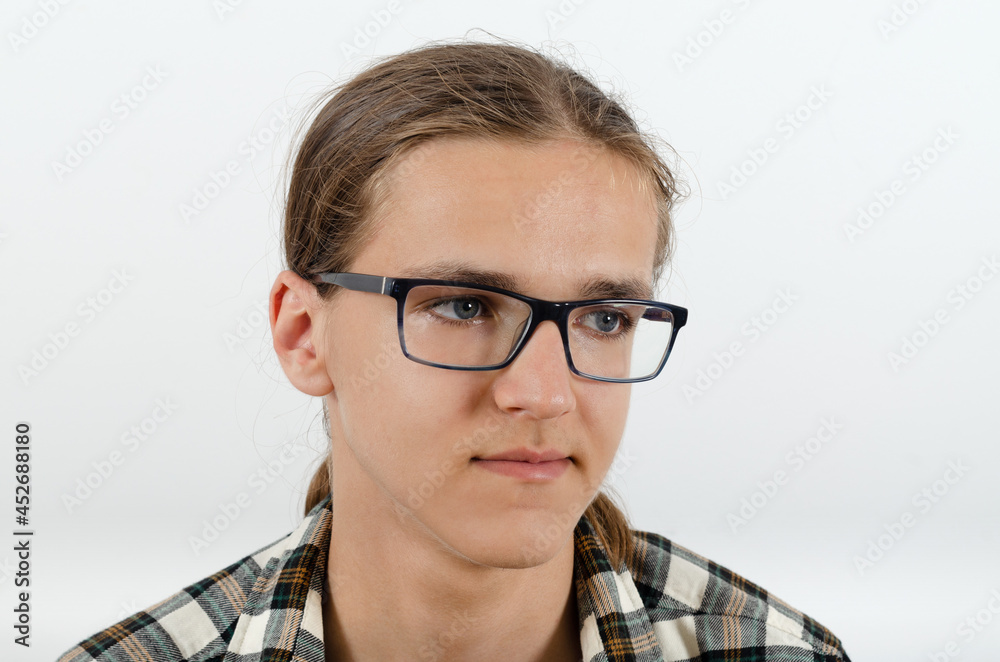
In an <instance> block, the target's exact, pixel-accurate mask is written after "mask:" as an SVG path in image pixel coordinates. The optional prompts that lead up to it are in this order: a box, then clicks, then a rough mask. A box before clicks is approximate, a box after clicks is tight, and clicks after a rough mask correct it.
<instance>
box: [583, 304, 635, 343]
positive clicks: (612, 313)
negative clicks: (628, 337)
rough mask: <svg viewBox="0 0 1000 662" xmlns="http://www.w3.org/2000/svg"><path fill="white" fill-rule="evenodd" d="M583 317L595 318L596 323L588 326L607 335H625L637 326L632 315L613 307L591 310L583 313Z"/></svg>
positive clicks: (587, 318) (586, 318)
mask: <svg viewBox="0 0 1000 662" xmlns="http://www.w3.org/2000/svg"><path fill="white" fill-rule="evenodd" d="M581 319H585V320H593V321H594V324H592V325H588V326H590V328H592V329H594V330H595V331H597V332H598V333H602V334H604V335H607V336H620V335H624V334H626V333H628V332H629V331H630V330H631V329H632V327H633V326H635V324H634V322H633V321H632V318H631V317H629V316H628V315H626V314H625V313H622V312H620V311H618V310H615V309H612V308H605V309H603V310H595V311H592V312H589V313H587V314H585V315H582V316H581ZM616 331H617V333H616Z"/></svg>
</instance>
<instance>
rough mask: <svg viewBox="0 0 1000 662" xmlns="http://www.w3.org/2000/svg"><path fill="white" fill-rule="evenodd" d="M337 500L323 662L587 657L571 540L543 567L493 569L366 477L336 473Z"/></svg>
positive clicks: (334, 503) (334, 494) (513, 660)
mask: <svg viewBox="0 0 1000 662" xmlns="http://www.w3.org/2000/svg"><path fill="white" fill-rule="evenodd" d="M334 466H337V465H336V464H335V465H334ZM332 497H333V498H332V510H333V519H332V529H331V536H330V549H329V556H328V564H327V586H326V589H327V593H326V595H327V599H325V600H324V603H323V628H324V640H325V646H326V659H328V660H331V661H332V660H337V661H338V662H339V661H342V660H349V661H352V662H361V661H365V662H366V661H368V660H415V659H416V660H437V661H438V662H446V661H447V660H469V659H504V660H510V661H511V662H520V661H526V662H527V661H535V660H538V661H540V660H579V659H580V657H581V654H582V653H581V650H580V634H579V617H578V613H577V604H576V589H575V584H574V581H573V560H574V559H573V541H572V538H571V539H569V540H568V541H566V543H565V544H564V545H563V546H562V547H561V548H560V549H559V551H558V552H556V554H555V555H554V556H553V557H552V558H551V559H549V560H548V561H546V562H545V563H542V564H541V565H538V566H535V567H531V568H524V569H511V568H497V567H490V566H486V565H483V564H480V563H477V562H475V561H474V560H472V559H469V558H467V557H465V556H463V555H461V554H460V553H458V552H457V551H456V550H454V549H452V548H450V547H448V546H447V545H446V544H444V543H443V542H441V541H440V540H439V539H438V538H437V537H436V536H434V534H433V533H432V532H431V531H429V530H428V529H427V528H426V527H425V526H424V525H423V524H421V523H420V522H419V521H418V520H416V519H414V518H413V516H411V515H405V516H401V515H399V514H397V511H396V510H394V509H393V508H392V507H391V506H390V505H389V504H390V501H389V499H388V497H387V496H386V495H385V494H384V493H383V492H381V491H380V490H379V489H377V488H374V486H372V485H371V484H370V483H368V484H366V483H365V481H364V480H362V479H354V480H352V477H351V476H350V475H343V476H335V477H334V480H333V490H332Z"/></svg>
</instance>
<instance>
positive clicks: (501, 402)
mask: <svg viewBox="0 0 1000 662" xmlns="http://www.w3.org/2000/svg"><path fill="white" fill-rule="evenodd" d="M525 343H526V344H525V345H524V347H522V348H521V352H520V353H519V354H518V355H517V358H515V359H514V361H513V362H512V363H511V364H510V365H509V366H507V367H506V368H504V369H502V370H500V371H499V372H498V375H497V378H496V380H495V385H494V390H493V393H494V398H495V399H496V402H497V405H498V406H499V407H500V408H501V409H503V410H505V411H510V412H513V411H518V410H523V411H525V412H527V413H528V414H527V415H530V416H533V417H534V418H540V419H544V418H556V417H558V416H560V415H562V414H564V413H566V412H569V411H572V410H573V409H574V408H575V407H576V398H575V397H574V394H573V388H572V380H573V373H571V372H570V369H569V365H568V364H567V363H566V350H565V349H563V340H562V334H560V333H559V327H558V326H557V325H556V323H555V322H553V321H551V320H546V321H544V322H542V323H541V324H539V325H538V326H537V327H536V328H535V330H534V332H533V333H532V334H531V336H529V337H528V338H527V339H526V340H525Z"/></svg>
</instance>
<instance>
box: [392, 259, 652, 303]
mask: <svg viewBox="0 0 1000 662" xmlns="http://www.w3.org/2000/svg"><path fill="white" fill-rule="evenodd" d="M401 277H403V278H437V279H440V280H458V281H462V282H466V283H474V284H476V285H488V286H490V287H498V288H500V289H503V290H510V291H512V292H519V293H523V292H524V290H523V289H522V283H521V281H520V280H519V279H518V278H517V276H514V275H513V274H508V273H504V272H502V271H494V270H491V269H480V268H478V267H476V266H474V265H473V264H471V263H468V262H461V261H454V260H446V261H442V262H433V263H430V264H425V265H418V266H415V267H412V268H410V269H407V270H405V275H404V276H401ZM578 291H579V293H580V295H579V298H580V299H647V300H651V299H652V298H653V288H652V286H651V284H650V283H648V282H646V281H645V280H643V279H641V278H636V277H633V276H623V277H621V278H609V277H607V276H592V277H590V278H588V279H587V280H585V281H582V282H581V283H580V284H579V289H578Z"/></svg>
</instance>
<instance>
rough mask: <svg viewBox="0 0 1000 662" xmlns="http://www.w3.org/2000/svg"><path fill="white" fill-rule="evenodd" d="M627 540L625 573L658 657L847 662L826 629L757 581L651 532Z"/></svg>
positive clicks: (843, 652)
mask: <svg viewBox="0 0 1000 662" xmlns="http://www.w3.org/2000/svg"><path fill="white" fill-rule="evenodd" d="M632 537H633V542H634V543H635V546H634V549H633V551H632V553H631V554H630V555H629V557H628V559H627V561H626V570H627V571H628V572H629V573H630V574H631V577H632V580H633V582H634V584H635V587H636V591H637V592H638V594H639V597H640V599H641V600H642V603H643V605H644V606H645V610H646V613H647V615H648V617H649V620H650V622H651V624H652V627H653V631H654V633H655V635H656V637H657V639H659V640H660V645H661V647H662V648H663V650H664V653H665V654H666V655H665V659H688V654H689V653H694V655H700V654H705V653H713V654H718V653H725V654H727V655H731V654H733V653H738V654H739V656H740V657H741V658H743V657H746V658H747V659H755V660H762V661H763V660H771V659H774V660H779V659H780V660H788V661H793V660H823V661H825V662H834V661H843V662H849V660H850V658H848V656H847V653H846V652H845V651H844V648H843V646H842V644H841V642H840V640H839V639H838V638H837V637H836V636H834V635H833V633H832V632H830V631H829V630H828V629H827V628H825V627H824V626H823V625H821V624H820V623H818V622H817V621H815V620H814V619H812V618H810V617H809V616H807V615H805V614H804V613H802V612H800V611H798V610H797V609H794V608H793V607H791V606H790V605H788V604H787V603H785V602H783V601H782V600H780V599H778V598H777V597H775V596H774V595H771V594H770V593H768V592H767V591H766V590H765V589H763V588H761V587H760V586H758V585H756V584H754V583H753V582H750V581H748V580H747V579H745V578H743V577H741V576H740V575H737V574H736V573H734V572H732V571H731V570H729V569H727V568H725V567H723V566H720V565H718V564H717V563H714V562H713V561H710V560H708V559H706V558H704V557H702V556H700V555H698V554H695V553H694V552H692V551H691V550H689V549H687V548H685V547H682V546H680V545H677V544H675V543H673V542H671V541H670V540H668V539H666V538H664V537H663V536H660V535H658V534H655V533H650V532H646V531H633V536H632ZM682 642H686V643H682ZM677 648H680V649H682V650H677V651H676V655H674V656H671V655H669V654H667V653H669V652H670V651H672V650H673V649H677ZM747 656H749V657H747ZM692 657H693V656H692ZM712 659H715V658H714V657H713V658H712ZM726 659H729V658H728V657H727V658H726Z"/></svg>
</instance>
